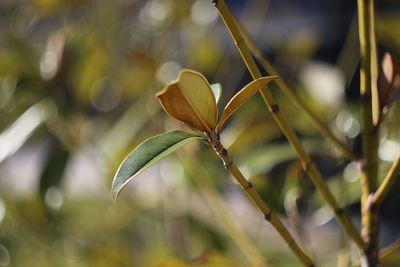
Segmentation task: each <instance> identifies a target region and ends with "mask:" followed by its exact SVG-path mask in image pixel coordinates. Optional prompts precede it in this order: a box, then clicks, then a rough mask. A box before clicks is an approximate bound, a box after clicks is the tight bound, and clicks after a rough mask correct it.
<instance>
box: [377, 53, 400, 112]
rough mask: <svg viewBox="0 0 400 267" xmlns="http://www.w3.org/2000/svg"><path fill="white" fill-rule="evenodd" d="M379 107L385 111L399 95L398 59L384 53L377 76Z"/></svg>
mask: <svg viewBox="0 0 400 267" xmlns="http://www.w3.org/2000/svg"><path fill="white" fill-rule="evenodd" d="M378 89H379V102H380V107H381V108H382V109H383V110H384V113H385V111H386V112H387V109H388V107H389V106H390V104H391V103H392V102H393V101H394V100H395V99H397V98H398V97H399V96H400V60H399V59H398V58H395V57H394V56H393V55H391V54H390V53H385V54H384V56H383V59H382V64H381V69H380V72H379V76H378Z"/></svg>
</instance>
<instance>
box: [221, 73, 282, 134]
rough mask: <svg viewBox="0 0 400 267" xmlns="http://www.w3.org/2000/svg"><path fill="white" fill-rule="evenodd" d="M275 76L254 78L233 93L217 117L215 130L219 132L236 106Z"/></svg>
mask: <svg viewBox="0 0 400 267" xmlns="http://www.w3.org/2000/svg"><path fill="white" fill-rule="evenodd" d="M276 78H278V76H268V77H262V78H259V79H257V80H254V81H252V82H251V83H249V84H247V85H246V86H245V87H243V89H242V90H240V91H239V92H238V93H237V94H236V95H234V96H233V97H232V98H231V100H230V101H229V102H228V104H227V105H226V106H225V108H224V111H223V112H222V115H221V118H220V119H219V122H218V124H217V127H216V130H217V132H218V133H220V132H221V128H222V125H223V124H224V123H225V121H226V120H227V119H228V118H229V117H230V116H231V115H232V114H233V113H234V112H235V111H236V110H238V108H240V107H241V106H242V105H243V104H244V103H246V102H247V101H248V100H249V99H250V98H251V97H252V96H253V95H254V94H255V93H257V92H258V91H259V90H261V89H262V88H263V87H264V86H265V85H267V84H268V83H269V82H270V81H272V80H274V79H276Z"/></svg>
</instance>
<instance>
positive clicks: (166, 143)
mask: <svg viewBox="0 0 400 267" xmlns="http://www.w3.org/2000/svg"><path fill="white" fill-rule="evenodd" d="M196 139H204V138H203V137H202V136H200V135H198V134H190V133H185V132H181V131H172V132H167V133H163V134H159V135H156V136H153V137H151V138H149V139H147V140H145V141H144V142H143V143H141V144H140V145H139V146H137V147H136V148H135V149H134V150H133V151H132V152H131V153H130V154H129V155H128V156H127V157H126V158H125V159H124V161H123V162H122V164H121V165H120V166H119V168H118V170H117V173H116V174H115V176H114V180H113V182H112V187H111V193H112V198H113V200H114V202H115V201H116V199H117V196H118V194H119V193H120V192H121V190H122V189H123V188H124V187H125V185H126V184H127V183H128V182H129V181H130V180H132V178H133V177H135V176H136V175H137V174H139V173H140V172H142V171H143V170H145V169H146V168H148V167H150V166H151V165H153V164H154V163H156V162H157V161H159V160H161V159H162V158H164V157H166V156H167V155H169V154H171V153H172V152H174V151H175V150H177V149H178V148H180V147H182V146H183V145H185V144H187V143H188V142H190V141H192V140H196Z"/></svg>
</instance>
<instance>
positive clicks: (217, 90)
mask: <svg viewBox="0 0 400 267" xmlns="http://www.w3.org/2000/svg"><path fill="white" fill-rule="evenodd" d="M211 90H212V91H213V94H214V97H215V103H217V104H218V102H219V100H220V98H221V95H222V87H221V84H220V83H213V84H211Z"/></svg>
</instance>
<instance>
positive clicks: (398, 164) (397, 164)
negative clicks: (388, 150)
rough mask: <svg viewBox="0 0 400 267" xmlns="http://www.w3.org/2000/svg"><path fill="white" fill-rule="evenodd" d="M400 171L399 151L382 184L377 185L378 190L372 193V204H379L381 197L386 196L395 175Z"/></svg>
mask: <svg viewBox="0 0 400 267" xmlns="http://www.w3.org/2000/svg"><path fill="white" fill-rule="evenodd" d="M399 173H400V153H399V154H398V155H397V158H396V159H395V161H394V162H393V164H392V166H391V167H390V170H389V172H388V173H387V174H386V177H385V179H383V182H382V184H381V185H380V186H379V188H378V190H376V193H375V194H374V198H373V205H376V206H379V205H380V204H381V203H382V201H383V199H384V198H385V197H386V195H387V193H388V192H389V190H390V189H391V188H392V185H393V182H394V181H395V180H396V178H397V175H398V174H399Z"/></svg>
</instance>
